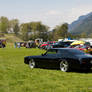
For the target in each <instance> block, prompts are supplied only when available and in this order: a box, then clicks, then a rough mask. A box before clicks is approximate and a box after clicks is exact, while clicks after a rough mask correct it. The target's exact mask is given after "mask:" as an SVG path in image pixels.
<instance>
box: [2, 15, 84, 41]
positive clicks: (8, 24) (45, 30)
mask: <svg viewBox="0 0 92 92" xmlns="http://www.w3.org/2000/svg"><path fill="white" fill-rule="evenodd" d="M9 33H13V34H15V35H16V36H18V37H20V38H21V39H23V40H24V41H28V40H35V39H36V38H42V39H43V40H44V41H47V40H58V39H61V38H67V37H71V38H76V37H80V36H79V35H72V34H71V33H69V32H68V23H63V24H62V25H57V26H56V27H55V28H53V29H52V30H50V27H49V26H47V25H44V24H42V22H40V21H38V22H29V23H22V24H20V23H19V20H18V19H12V20H9V19H8V18H7V17H4V16H2V17H0V34H9ZM82 36H83V35H82ZM84 36H85V35H84Z"/></svg>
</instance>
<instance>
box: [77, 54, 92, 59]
mask: <svg viewBox="0 0 92 92" xmlns="http://www.w3.org/2000/svg"><path fill="white" fill-rule="evenodd" d="M76 56H77V57H79V58H92V55H90V54H84V55H76Z"/></svg>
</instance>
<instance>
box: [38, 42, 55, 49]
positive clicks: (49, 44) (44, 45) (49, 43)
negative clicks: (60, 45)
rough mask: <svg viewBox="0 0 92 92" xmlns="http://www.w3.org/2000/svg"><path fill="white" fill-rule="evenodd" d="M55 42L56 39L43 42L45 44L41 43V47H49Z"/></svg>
mask: <svg viewBox="0 0 92 92" xmlns="http://www.w3.org/2000/svg"><path fill="white" fill-rule="evenodd" d="M54 43H55V41H48V42H43V44H41V45H40V48H42V49H48V48H49V47H50V46H51V45H52V44H54Z"/></svg>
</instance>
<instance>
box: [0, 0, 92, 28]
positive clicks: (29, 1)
mask: <svg viewBox="0 0 92 92" xmlns="http://www.w3.org/2000/svg"><path fill="white" fill-rule="evenodd" d="M89 12H92V0H0V16H6V17H8V18H9V19H14V18H18V19H19V20H20V22H21V23H22V22H31V21H42V23H43V24H46V25H48V26H50V27H51V28H53V27H55V26H56V25H59V24H62V23H64V22H67V23H71V22H73V21H74V20H76V19H77V18H78V17H79V16H81V15H85V14H87V13H89Z"/></svg>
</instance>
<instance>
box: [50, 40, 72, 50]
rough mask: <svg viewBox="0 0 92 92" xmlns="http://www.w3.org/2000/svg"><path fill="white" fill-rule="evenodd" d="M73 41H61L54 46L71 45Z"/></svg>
mask: <svg viewBox="0 0 92 92" xmlns="http://www.w3.org/2000/svg"><path fill="white" fill-rule="evenodd" d="M71 43H72V41H59V42H58V43H56V44H54V45H52V47H53V48H64V47H68V46H70V44H71Z"/></svg>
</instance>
